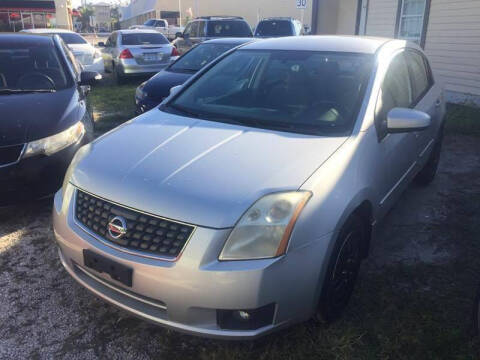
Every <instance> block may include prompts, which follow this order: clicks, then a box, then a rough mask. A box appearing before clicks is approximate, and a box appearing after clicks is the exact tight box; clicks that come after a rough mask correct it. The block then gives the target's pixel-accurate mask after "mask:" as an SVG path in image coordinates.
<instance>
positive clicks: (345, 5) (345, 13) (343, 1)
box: [337, 0, 358, 35]
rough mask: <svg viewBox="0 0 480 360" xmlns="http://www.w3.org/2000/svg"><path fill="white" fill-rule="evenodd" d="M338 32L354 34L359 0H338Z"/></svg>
mask: <svg viewBox="0 0 480 360" xmlns="http://www.w3.org/2000/svg"><path fill="white" fill-rule="evenodd" d="M337 1H338V13H337V34H342V35H354V34H355V26H356V19H357V4H358V0H337Z"/></svg>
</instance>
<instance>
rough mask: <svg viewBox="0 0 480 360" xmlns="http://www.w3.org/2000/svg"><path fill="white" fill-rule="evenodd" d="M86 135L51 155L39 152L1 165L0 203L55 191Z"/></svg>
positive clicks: (6, 204)
mask: <svg viewBox="0 0 480 360" xmlns="http://www.w3.org/2000/svg"><path fill="white" fill-rule="evenodd" d="M86 142H87V140H86V136H85V135H84V136H83V138H82V139H81V140H80V141H79V142H77V143H75V144H73V145H70V146H68V147H67V148H65V149H63V150H60V151H59V152H57V153H55V154H52V155H50V156H44V155H37V156H32V157H30V158H27V159H21V160H20V161H19V162H18V163H16V164H13V165H10V166H6V167H3V168H0V206H9V205H13V204H16V203H18V202H24V201H31V200H36V199H39V198H42V197H46V196H48V195H52V194H54V193H55V192H56V191H57V190H58V189H59V188H60V187H61V186H62V182H63V178H64V176H65V172H66V171H67V168H68V165H70V162H71V161H72V158H73V156H74V155H75V153H76V151H77V150H78V149H79V148H80V147H81V146H82V145H83V144H85V143H86Z"/></svg>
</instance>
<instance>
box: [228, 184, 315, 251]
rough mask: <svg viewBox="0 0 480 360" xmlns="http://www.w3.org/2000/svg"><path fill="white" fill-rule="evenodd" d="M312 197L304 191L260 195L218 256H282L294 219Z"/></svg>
mask: <svg viewBox="0 0 480 360" xmlns="http://www.w3.org/2000/svg"><path fill="white" fill-rule="evenodd" d="M311 196H312V194H311V193H310V192H307V191H292V192H282V193H274V194H269V195H266V196H264V197H262V198H261V199H260V200H258V201H257V202H256V203H255V204H253V206H252V207H250V209H248V211H247V212H246V213H245V214H243V216H242V217H241V218H240V220H239V222H238V223H237V225H235V228H234V229H233V231H232V232H231V234H230V236H229V237H228V239H227V242H226V243H225V245H224V247H223V250H222V252H221V254H220V257H219V259H220V260H247V259H264V258H272V257H276V256H280V255H283V254H284V253H285V251H286V250H287V245H288V241H289V239H290V234H291V233H292V230H293V227H294V225H295V222H296V221H297V218H298V216H299V215H300V212H301V211H302V209H303V207H304V206H305V204H306V203H307V201H308V200H309V199H310V197H311Z"/></svg>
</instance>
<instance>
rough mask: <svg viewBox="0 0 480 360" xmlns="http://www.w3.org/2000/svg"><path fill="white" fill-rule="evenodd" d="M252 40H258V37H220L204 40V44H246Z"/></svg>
mask: <svg viewBox="0 0 480 360" xmlns="http://www.w3.org/2000/svg"><path fill="white" fill-rule="evenodd" d="M251 41H258V39H254V38H251V37H243V38H220V39H212V40H207V41H204V42H203V43H202V44H236V45H237V44H238V45H241V44H245V43H248V42H251Z"/></svg>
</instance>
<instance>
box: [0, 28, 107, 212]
mask: <svg viewBox="0 0 480 360" xmlns="http://www.w3.org/2000/svg"><path fill="white" fill-rule="evenodd" d="M100 77H101V76H100V74H98V73H96V72H90V71H83V72H81V69H80V66H79V65H78V64H77V63H76V60H75V58H74V57H73V54H72V53H71V52H70V50H69V49H68V48H67V47H66V45H65V44H64V43H63V42H62V40H61V39H60V38H59V37H57V36H53V37H52V36H43V35H30V34H28V35H27V34H6V33H4V34H0V113H1V114H2V121H0V206H5V205H10V204H14V203H17V202H19V201H24V200H33V199H37V198H39V197H43V196H47V195H51V194H53V193H54V192H55V191H57V190H58V189H59V188H60V186H61V184H62V181H63V177H64V175H65V171H66V170H67V167H68V165H69V164H70V161H71V159H72V157H73V155H74V154H75V152H76V151H77V149H78V148H79V147H80V146H81V145H83V144H85V143H87V142H88V141H90V140H91V139H92V137H93V120H92V117H91V116H90V113H89V112H88V111H87V98H86V93H87V88H86V87H85V85H88V84H91V83H92V82H93V81H95V79H97V80H98V79H99V78H100Z"/></svg>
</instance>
